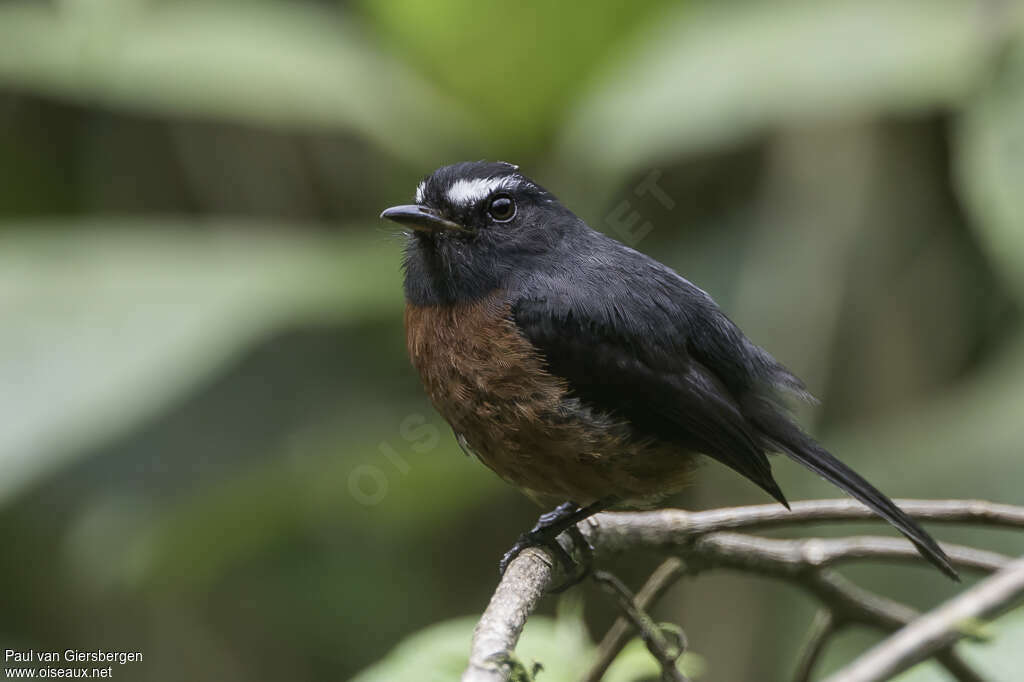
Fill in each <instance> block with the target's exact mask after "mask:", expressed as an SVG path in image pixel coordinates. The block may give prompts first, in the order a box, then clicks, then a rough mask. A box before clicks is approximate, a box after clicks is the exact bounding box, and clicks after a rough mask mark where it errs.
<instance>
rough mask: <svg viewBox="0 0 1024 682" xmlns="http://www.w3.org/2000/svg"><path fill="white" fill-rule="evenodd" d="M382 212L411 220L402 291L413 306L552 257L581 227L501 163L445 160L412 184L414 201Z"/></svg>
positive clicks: (445, 299) (492, 284)
mask: <svg viewBox="0 0 1024 682" xmlns="http://www.w3.org/2000/svg"><path fill="white" fill-rule="evenodd" d="M383 215H384V217H388V218H391V219H393V220H396V221H398V222H400V223H401V222H404V223H405V224H407V225H409V226H410V227H413V229H412V230H411V231H410V233H409V239H408V243H407V247H406V254H405V271H406V273H405V291H406V296H407V298H408V299H409V300H410V301H411V302H413V303H416V304H419V305H430V304H452V303H458V302H464V301H469V300H474V299H478V298H480V297H482V296H486V295H487V294H489V293H491V292H493V291H494V290H496V289H499V288H501V287H503V286H507V284H508V282H509V280H510V278H512V277H515V276H519V275H522V274H523V273H524V272H527V271H529V270H531V269H536V268H540V267H544V265H545V263H546V262H547V261H552V260H553V259H555V258H556V255H555V252H556V251H557V250H558V248H559V247H560V245H561V244H562V242H563V241H564V238H565V237H566V235H568V234H570V233H572V232H574V231H577V230H579V229H583V230H586V229H588V228H586V227H585V226H584V225H583V223H582V221H580V220H579V219H578V218H577V217H576V216H575V215H573V214H572V212H570V211H569V210H568V209H566V208H565V207H563V206H562V205H561V204H560V203H559V202H558V200H557V199H555V197H554V196H552V195H551V194H550V193H549V192H548V191H547V190H545V189H544V188H543V187H541V186H540V185H538V184H537V183H536V182H534V181H533V180H531V179H530V178H528V177H526V176H525V175H523V174H522V173H520V172H519V169H518V166H515V165H513V164H510V163H504V162H487V161H475V162H463V163H456V164H453V165H450V166H443V167H441V168H438V169H437V170H436V171H434V172H433V173H431V174H430V175H429V176H427V178H426V179H424V180H423V182H421V183H420V184H419V186H418V187H417V188H416V204H415V205H410V206H404V207H396V208H395V209H388V211H385V212H384V214H383Z"/></svg>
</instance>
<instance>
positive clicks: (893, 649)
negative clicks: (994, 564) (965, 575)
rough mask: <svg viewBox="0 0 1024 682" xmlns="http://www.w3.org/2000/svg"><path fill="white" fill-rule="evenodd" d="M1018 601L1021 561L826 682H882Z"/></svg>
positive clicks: (1023, 572)
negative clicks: (976, 622) (970, 625)
mask: <svg viewBox="0 0 1024 682" xmlns="http://www.w3.org/2000/svg"><path fill="white" fill-rule="evenodd" d="M1022 597H1024V558H1021V559H1017V560H1016V561H1014V562H1012V563H1010V564H1009V565H1007V566H1006V567H1005V568H1004V569H1003V570H1001V571H999V572H998V573H996V574H995V575H993V576H991V577H990V578H988V579H986V580H983V581H982V582H980V583H978V584H977V585H975V586H974V587H972V588H971V589H969V590H967V591H966V592H963V593H961V594H959V595H957V596H956V597H954V598H952V599H950V600H949V601H948V602H946V603H945V604H943V605H942V606H940V607H939V608H937V609H935V610H934V611H931V612H930V613H928V614H926V615H924V616H922V617H921V618H918V619H917V620H915V621H914V622H913V623H910V624H908V625H907V626H906V627H904V628H903V629H901V630H900V631H899V632H897V633H896V634H895V635H893V636H892V637H890V638H889V639H887V640H885V641H884V642H882V643H881V644H879V645H878V646H876V647H874V648H873V649H871V650H870V651H868V652H867V653H865V654H864V655H863V656H861V657H860V658H858V659H857V660H855V661H854V662H853V663H851V664H850V665H848V666H846V667H845V668H843V669H842V670H840V671H839V672H837V673H836V674H835V675H832V676H831V677H829V678H828V682H876V681H877V680H887V679H890V678H891V677H892V676H894V675H896V674H898V673H900V672H903V671H904V670H906V669H908V668H910V667H911V666H913V665H914V664H916V663H919V662H921V661H923V660H925V659H927V658H928V657H929V656H931V655H932V654H933V653H934V652H936V651H938V650H940V649H943V648H946V647H949V646H950V645H951V644H953V643H954V642H956V641H957V640H958V639H960V638H961V637H963V636H964V635H965V628H964V624H965V623H969V622H970V621H971V620H973V619H978V618H984V617H986V616H989V615H991V614H993V613H998V612H1001V611H1003V610H1005V609H1007V608H1008V607H1009V606H1011V605H1012V604H1014V603H1015V602H1016V601H1018V600H1019V599H1021V598H1022Z"/></svg>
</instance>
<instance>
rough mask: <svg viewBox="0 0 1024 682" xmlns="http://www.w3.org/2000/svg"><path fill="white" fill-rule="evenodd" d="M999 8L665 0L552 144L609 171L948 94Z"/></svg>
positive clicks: (990, 33)
mask: <svg viewBox="0 0 1024 682" xmlns="http://www.w3.org/2000/svg"><path fill="white" fill-rule="evenodd" d="M1007 7H1008V8H1009V9H1007V11H1006V12H1005V14H1004V15H1002V16H998V17H985V16H983V13H982V12H981V11H980V8H979V6H978V4H977V3H976V2H974V1H973V0H905V1H904V2H899V3H892V2H885V1H884V0H841V1H837V2H816V1H814V0H799V1H787V2H756V3H752V2H747V3H709V4H708V5H706V6H703V7H701V8H700V9H683V10H673V11H670V12H667V13H666V14H665V15H664V16H662V17H660V18H658V20H657V22H656V25H655V28H654V29H653V30H652V31H651V32H650V33H649V34H647V35H645V36H644V38H643V40H642V41H638V45H637V48H636V49H635V51H634V52H633V54H632V55H629V56H625V57H623V58H622V59H620V60H619V62H618V64H617V66H616V68H614V69H613V70H612V71H611V72H610V73H609V74H608V77H607V78H606V79H605V80H604V81H602V82H601V84H600V87H598V88H597V89H595V90H594V91H593V92H591V93H590V95H589V96H587V97H585V98H583V100H582V101H581V102H579V104H578V106H577V107H576V110H575V113H574V114H573V115H572V116H571V117H570V120H569V122H568V126H567V129H566V133H565V137H564V139H563V140H562V145H561V147H562V149H561V154H562V156H563V157H564V158H566V159H568V160H570V164H571V165H574V166H579V165H583V166H593V167H595V168H596V169H599V170H600V171H602V172H610V173H617V172H621V171H622V170H629V169H635V168H639V167H644V166H648V165H651V164H654V163H657V162H658V161H659V160H662V159H666V158H671V157H674V156H677V155H679V154H687V153H693V152H696V151H700V150H704V149H708V148H713V147H718V146H722V145H726V144H730V143H734V142H736V141H738V140H741V139H743V138H745V137H748V136H750V135H753V134H755V133H759V132H762V131H764V130H766V129H768V128H770V127H774V126H782V125H798V124H801V123H805V122H807V121H808V120H814V119H820V118H826V117H829V118H837V117H842V118H851V117H858V116H866V115H876V114H878V113H883V112H919V111H922V110H927V109H932V108H936V107H944V106H949V105H951V104H953V103H957V102H960V101H962V100H963V98H964V97H965V95H967V94H968V93H969V92H970V90H971V88H972V87H973V85H974V84H975V83H976V82H977V81H978V80H979V77H980V76H981V75H982V74H983V73H984V72H985V68H986V65H987V62H988V59H989V56H990V55H991V54H992V53H993V51H994V49H995V48H996V47H997V45H998V41H997V40H995V39H994V38H995V37H997V36H1001V35H1004V34H1005V33H1006V32H1008V31H1010V30H1011V28H1012V27H1014V26H1019V24H1020V20H1021V19H1020V14H1021V13H1020V12H1019V11H1018V10H1019V7H1018V6H1017V5H1014V4H1012V3H1010V4H1008V5H1007ZM986 20H988V21H991V25H990V24H989V23H987V21H986ZM992 25H994V26H997V27H998V29H999V30H997V31H996V30H990V29H991V26H992Z"/></svg>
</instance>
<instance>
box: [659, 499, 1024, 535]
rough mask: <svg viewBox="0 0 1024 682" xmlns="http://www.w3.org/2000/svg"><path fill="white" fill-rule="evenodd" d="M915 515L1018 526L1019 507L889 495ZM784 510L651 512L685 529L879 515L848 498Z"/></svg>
mask: <svg viewBox="0 0 1024 682" xmlns="http://www.w3.org/2000/svg"><path fill="white" fill-rule="evenodd" d="M893 501H894V502H895V503H896V504H897V505H898V506H899V507H900V508H901V509H903V511H905V512H907V514H909V515H910V516H912V517H914V518H915V519H917V520H918V521H932V522H935V523H969V524H972V525H982V526H995V527H1002V528H1024V507H1016V506H1013V505H1009V504H998V503H996V502H987V501H984V500H907V499H899V500H893ZM790 506H791V509H789V510H787V509H786V508H785V507H782V506H780V505H777V504H758V505H750V506H746V507H733V508H725V509H712V510H709V511H700V512H688V511H684V510H682V509H663V510H659V511H655V512H647V513H649V514H655V515H658V516H660V517H661V518H662V520H663V522H665V523H670V524H671V525H672V526H673V527H674V528H678V529H680V530H684V529H685V531H686V532H688V533H690V534H698V533H710V532H714V531H719V530H740V529H743V530H753V529H760V528H774V527H778V526H791V525H798V524H807V523H818V522H821V523H825V522H833V521H883V520H882V519H881V518H880V517H879V516H878V515H876V514H875V513H874V512H872V511H871V510H870V509H868V508H867V507H865V506H864V505H863V504H861V503H860V502H858V501H856V500H853V499H848V498H844V499H837V500H802V501H800V502H794V503H792V504H791V505H790Z"/></svg>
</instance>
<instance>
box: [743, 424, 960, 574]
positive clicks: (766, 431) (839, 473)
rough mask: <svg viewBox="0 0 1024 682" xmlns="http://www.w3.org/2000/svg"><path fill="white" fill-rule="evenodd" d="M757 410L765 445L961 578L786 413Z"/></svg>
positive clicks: (927, 539) (927, 540)
mask: <svg viewBox="0 0 1024 682" xmlns="http://www.w3.org/2000/svg"><path fill="white" fill-rule="evenodd" d="M757 412H758V414H755V415H750V418H751V421H753V422H754V423H755V424H756V425H757V426H758V428H759V430H760V431H761V433H762V435H763V437H764V439H765V441H766V446H767V447H768V448H770V449H772V450H776V451H779V452H783V453H785V454H786V455H788V456H789V457H790V458H791V459H794V460H796V461H797V462H799V463H800V464H803V465H804V466H805V467H807V468H808V469H810V470H811V471H813V472H814V473H816V474H818V475H819V476H821V477H822V478H824V479H825V480H827V481H829V482H830V483H832V484H833V485H836V486H838V487H839V488H841V489H842V490H844V491H845V492H847V493H849V494H850V495H852V496H853V497H855V498H856V499H858V500H860V501H861V502H862V503H864V504H865V505H867V506H868V507H870V508H871V510H872V511H874V512H875V513H876V514H878V515H879V516H881V517H882V518H883V519H885V520H886V521H888V522H889V523H891V524H892V525H893V526H894V527H895V528H896V529H897V530H898V531H899V532H901V533H903V535H905V536H906V537H907V539H908V540H910V541H911V542H912V543H914V546H915V547H917V551H918V552H920V553H921V556H923V557H924V558H925V559H927V560H928V561H930V562H931V563H932V564H933V565H934V566H935V567H936V568H938V569H939V570H940V571H942V572H943V573H945V574H946V575H947V576H949V577H950V578H952V579H953V580H956V581H959V580H960V576H959V575H958V574H957V572H956V569H954V568H953V564H952V562H950V560H949V557H948V556H946V553H945V552H943V551H942V548H941V547H939V544H938V543H937V542H935V539H934V538H932V536H931V535H929V534H928V533H927V532H926V531H925V530H924V529H923V528H921V526H919V525H918V523H917V522H916V521H914V519H912V518H910V517H909V516H907V514H906V512H904V511H903V510H902V509H900V508H899V507H897V506H896V504H895V503H894V502H893V501H892V500H890V499H889V498H888V497H886V496H885V495H883V494H882V493H881V492H879V490H878V489H877V488H875V487H874V486H873V485H871V484H870V483H868V482H867V481H866V480H864V478H863V477H862V476H861V475H860V474H858V473H857V472H855V471H854V470H853V469H851V468H850V467H848V466H846V465H845V464H843V463H842V462H841V461H839V460H838V459H836V458H835V457H834V456H833V455H832V453H830V452H829V451H828V450H826V449H825V448H823V447H821V445H819V444H818V443H817V442H816V441H815V440H814V439H813V438H811V437H810V436H808V435H807V434H806V433H804V432H803V431H802V430H801V429H800V427H799V426H797V425H796V424H795V423H793V421H792V420H790V419H789V417H788V415H786V414H784V413H782V412H781V411H779V410H778V409H775V408H774V407H773V406H768V405H763V406H762V409H760V410H757Z"/></svg>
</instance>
